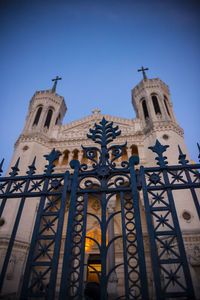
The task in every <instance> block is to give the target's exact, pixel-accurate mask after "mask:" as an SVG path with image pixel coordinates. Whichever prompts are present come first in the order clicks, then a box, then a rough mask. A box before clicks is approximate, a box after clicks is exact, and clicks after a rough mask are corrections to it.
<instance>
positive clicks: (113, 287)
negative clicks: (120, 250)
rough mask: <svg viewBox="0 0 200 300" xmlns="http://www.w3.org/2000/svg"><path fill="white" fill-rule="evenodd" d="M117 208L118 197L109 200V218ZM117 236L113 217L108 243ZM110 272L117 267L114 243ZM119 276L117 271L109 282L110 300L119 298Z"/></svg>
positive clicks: (109, 258) (109, 255)
mask: <svg viewBox="0 0 200 300" xmlns="http://www.w3.org/2000/svg"><path fill="white" fill-rule="evenodd" d="M115 208H116V197H113V198H111V199H110V200H109V202H108V206H107V212H108V218H109V217H110V216H111V215H112V214H113V213H114V212H115ZM114 236H115V233H114V218H113V217H112V218H111V220H110V222H109V224H108V241H110V240H112V239H113V238H114ZM107 259H108V272H109V271H110V270H111V269H112V268H113V267H114V266H115V246H114V243H112V244H111V245H110V247H109V250H108V257H107ZM117 282H118V279H117V274H116V272H115V270H114V271H113V272H112V273H111V275H110V276H109V280H108V288H107V292H108V295H109V300H110V299H116V298H117Z"/></svg>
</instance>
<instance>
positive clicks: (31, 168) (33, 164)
mask: <svg viewBox="0 0 200 300" xmlns="http://www.w3.org/2000/svg"><path fill="white" fill-rule="evenodd" d="M35 161H36V156H35V157H34V159H33V162H32V164H31V165H30V166H29V170H28V171H27V172H26V174H27V175H33V174H35V170H36V167H35Z"/></svg>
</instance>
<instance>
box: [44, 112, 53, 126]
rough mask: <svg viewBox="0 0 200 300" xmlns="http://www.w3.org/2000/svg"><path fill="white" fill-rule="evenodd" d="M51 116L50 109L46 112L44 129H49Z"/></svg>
mask: <svg viewBox="0 0 200 300" xmlns="http://www.w3.org/2000/svg"><path fill="white" fill-rule="evenodd" d="M52 115H53V110H52V109H51V108H50V109H49V110H48V113H47V117H46V121H45V123H44V127H47V128H49V126H50V123H51V118H52Z"/></svg>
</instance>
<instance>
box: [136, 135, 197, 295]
mask: <svg viewBox="0 0 200 300" xmlns="http://www.w3.org/2000/svg"><path fill="white" fill-rule="evenodd" d="M167 147H169V146H168V145H165V146H163V145H161V144H160V143H159V141H158V140H157V141H156V144H155V146H153V147H149V149H150V150H152V151H153V152H155V153H156V154H157V156H156V160H157V161H158V162H157V164H158V165H159V167H151V168H144V167H141V168H140V171H141V175H142V181H143V182H142V185H143V195H144V202H145V209H146V216H147V227H148V232H149V238H150V247H151V257H152V265H153V272H154V282H155V289H156V294H157V299H166V298H177V297H186V299H195V296H194V291H193V286H192V281H191V276H190V271H189V267H188V264H187V258H186V253H185V250H184V244H183V240H182V235H181V230H180V226H179V222H178V217H177V213H176V208H175V203H174V197H173V193H172V191H173V190H177V189H186V188H187V189H190V191H191V194H192V197H193V200H194V203H195V206H196V209H197V212H198V213H199V203H198V199H197V195H196V192H195V188H197V187H200V176H199V173H198V171H197V169H199V168H200V165H188V164H187V163H188V160H186V155H185V154H183V153H182V151H181V148H180V147H178V148H179V163H180V165H176V166H167V165H168V162H167V160H166V159H167V157H166V156H163V152H165V151H166V149H167Z"/></svg>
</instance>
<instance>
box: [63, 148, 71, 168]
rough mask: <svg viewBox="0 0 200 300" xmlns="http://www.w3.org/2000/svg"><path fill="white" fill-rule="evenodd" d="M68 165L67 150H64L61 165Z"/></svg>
mask: <svg viewBox="0 0 200 300" xmlns="http://www.w3.org/2000/svg"><path fill="white" fill-rule="evenodd" d="M68 163H69V150H67V149H66V150H65V151H64V152H63V160H62V165H67V164H68Z"/></svg>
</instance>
